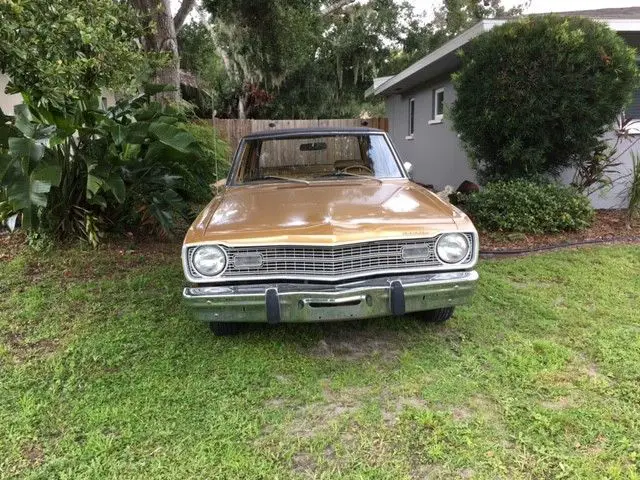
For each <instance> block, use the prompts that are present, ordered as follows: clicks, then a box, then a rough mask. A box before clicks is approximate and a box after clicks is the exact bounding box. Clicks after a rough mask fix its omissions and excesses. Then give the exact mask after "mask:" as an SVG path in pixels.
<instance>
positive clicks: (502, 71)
mask: <svg viewBox="0 0 640 480" xmlns="http://www.w3.org/2000/svg"><path fill="white" fill-rule="evenodd" d="M635 55H636V54H635V51H634V50H633V49H632V48H630V47H628V46H627V45H626V44H625V43H624V41H623V40H622V39H621V38H620V37H619V36H618V35H617V34H616V33H615V32H613V31H612V30H611V29H609V28H608V27H607V26H606V25H603V24H601V23H597V22H594V21H592V20H589V19H586V18H577V17H559V16H554V15H547V16H531V17H527V18H525V19H522V20H519V21H514V22H508V23H506V24H505V25H502V26H500V27H496V28H494V29H493V30H491V31H490V32H487V33H485V34H483V35H481V36H480V37H478V38H477V39H475V40H474V41H473V42H472V43H471V45H470V48H469V49H468V51H467V52H465V53H464V54H462V67H461V69H460V70H459V72H458V73H457V74H455V75H454V84H455V87H456V91H457V99H456V101H455V103H454V104H453V106H452V109H451V112H450V114H451V117H452V119H453V123H454V127H455V129H456V130H457V131H458V133H459V134H460V138H461V140H462V142H463V144H464V145H465V147H466V149H467V151H468V153H469V156H470V158H471V159H472V162H473V164H474V167H476V169H477V170H478V173H479V175H480V179H481V180H483V181H488V180H495V179H507V178H521V177H536V176H539V175H552V176H553V175H557V174H559V173H560V171H561V170H562V169H563V168H565V167H568V166H571V165H575V164H577V163H579V162H580V161H582V160H583V159H587V158H589V156H590V155H592V154H593V152H594V151H595V150H596V147H597V146H598V143H599V139H598V137H599V136H600V135H602V134H603V133H604V132H605V130H606V129H607V127H608V125H610V124H611V123H612V122H613V121H614V119H615V117H616V115H617V114H619V112H620V111H621V110H622V109H623V107H624V106H625V105H626V104H627V103H628V102H629V101H630V100H631V95H632V92H633V90H634V88H635V87H636V85H637V83H638V68H637V66H636V57H635Z"/></svg>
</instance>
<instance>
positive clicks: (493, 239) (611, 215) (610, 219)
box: [480, 210, 640, 253]
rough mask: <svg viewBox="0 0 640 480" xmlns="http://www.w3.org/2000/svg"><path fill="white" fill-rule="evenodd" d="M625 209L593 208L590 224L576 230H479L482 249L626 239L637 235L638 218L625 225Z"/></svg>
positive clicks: (639, 229) (537, 246)
mask: <svg viewBox="0 0 640 480" xmlns="http://www.w3.org/2000/svg"><path fill="white" fill-rule="evenodd" d="M626 215H627V212H626V211H625V210H597V211H596V216H595V219H594V221H593V224H592V225H591V227H589V228H587V229H585V230H582V231H580V232H562V233H554V234H548V235H530V234H526V235H525V234H522V233H517V234H513V233H512V234H508V233H501V232H481V233H480V245H481V248H482V251H483V252H485V253H489V252H492V251H500V250H507V249H509V250H511V249H523V250H524V249H533V248H539V247H550V246H561V245H563V244H566V243H573V242H584V241H593V240H598V241H599V240H604V241H615V240H622V239H627V238H632V237H635V238H640V221H638V220H636V222H635V223H634V224H632V225H631V226H630V227H628V226H627V217H626Z"/></svg>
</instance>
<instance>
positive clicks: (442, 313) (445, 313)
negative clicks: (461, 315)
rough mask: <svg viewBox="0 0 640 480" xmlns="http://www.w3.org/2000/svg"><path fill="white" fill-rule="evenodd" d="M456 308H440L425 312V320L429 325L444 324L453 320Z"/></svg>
mask: <svg viewBox="0 0 640 480" xmlns="http://www.w3.org/2000/svg"><path fill="white" fill-rule="evenodd" d="M454 310H455V307H447V308H438V309H437V310H427V311H426V312H424V319H425V321H427V322H429V323H444V322H446V321H447V320H449V319H450V318H451V316H452V315H453V311H454Z"/></svg>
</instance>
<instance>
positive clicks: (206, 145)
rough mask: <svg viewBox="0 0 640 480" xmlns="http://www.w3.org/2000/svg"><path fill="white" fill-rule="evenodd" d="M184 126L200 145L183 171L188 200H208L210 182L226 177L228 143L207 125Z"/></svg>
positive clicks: (191, 124)
mask: <svg viewBox="0 0 640 480" xmlns="http://www.w3.org/2000/svg"><path fill="white" fill-rule="evenodd" d="M185 128H186V130H187V131H188V132H189V133H190V134H191V135H192V136H193V137H194V138H195V139H196V141H197V142H198V144H199V145H200V153H199V154H198V155H196V156H194V157H193V158H192V159H191V161H190V162H189V164H188V165H187V166H185V169H184V171H183V179H184V183H185V187H186V189H187V190H188V192H189V200H191V201H194V202H200V203H202V202H208V201H209V200H210V199H211V184H213V183H215V182H217V181H218V180H220V179H221V178H226V176H227V174H228V173H229V167H230V165H229V160H228V158H229V145H228V144H227V143H226V142H225V141H224V140H223V139H222V138H220V134H219V133H218V131H216V130H215V129H214V128H213V127H211V126H209V125H204V124H201V123H188V124H186V125H185Z"/></svg>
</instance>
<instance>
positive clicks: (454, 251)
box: [436, 233, 470, 263]
mask: <svg viewBox="0 0 640 480" xmlns="http://www.w3.org/2000/svg"><path fill="white" fill-rule="evenodd" d="M469 248H470V247H469V241H468V240H467V237H466V236H465V235H463V234H461V233H445V234H444V235H442V236H441V237H440V238H439V239H438V243H437V244H436V253H437V254H438V258H440V260H442V261H443V262H445V263H458V262H461V261H462V260H464V258H465V257H466V256H467V255H468V254H469Z"/></svg>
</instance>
